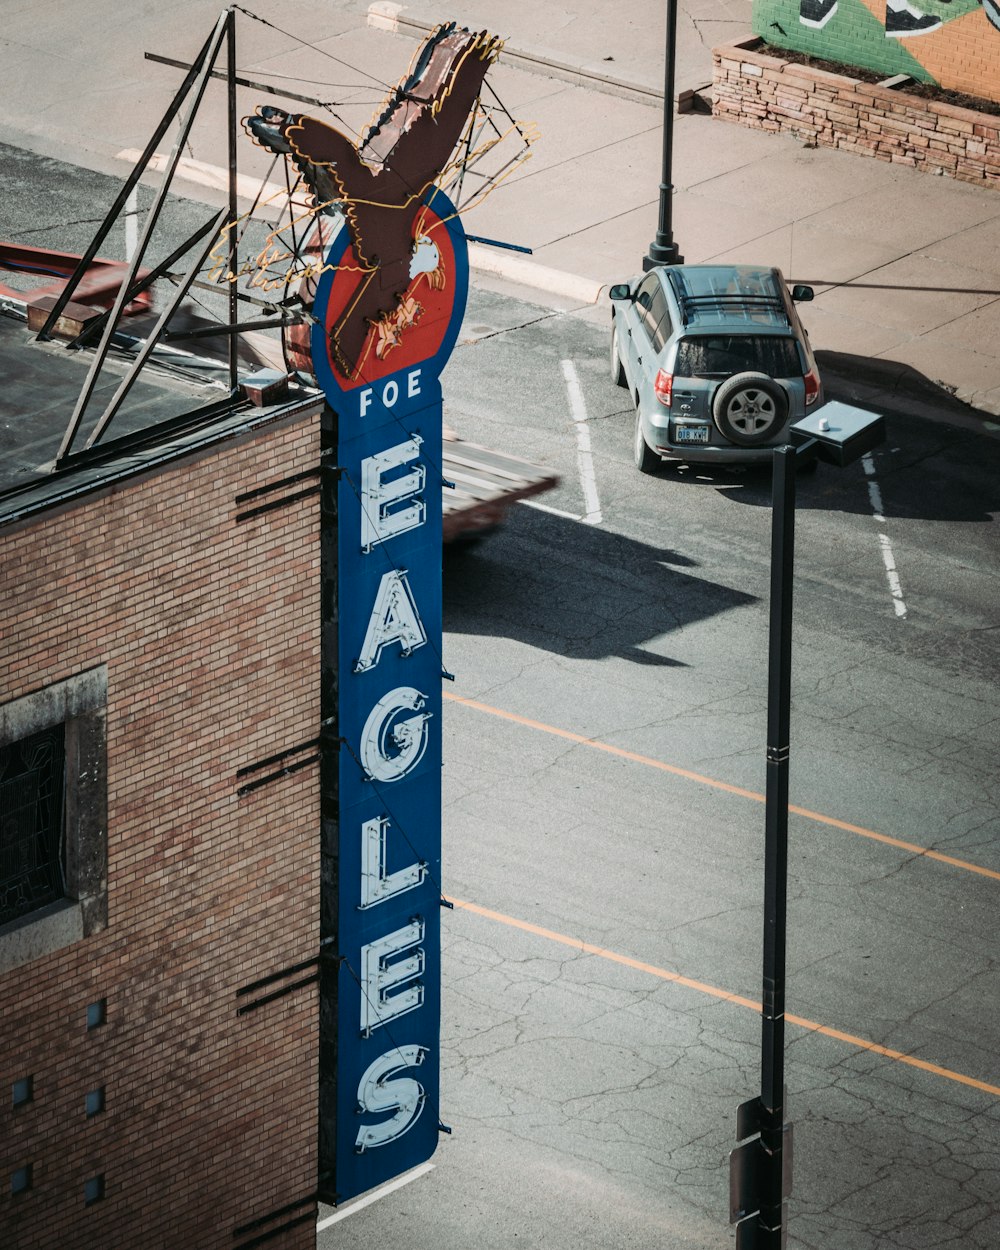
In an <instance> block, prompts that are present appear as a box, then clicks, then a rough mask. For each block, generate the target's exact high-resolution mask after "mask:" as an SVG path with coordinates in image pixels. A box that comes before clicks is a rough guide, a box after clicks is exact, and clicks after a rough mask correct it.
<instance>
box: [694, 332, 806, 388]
mask: <svg viewBox="0 0 1000 1250" xmlns="http://www.w3.org/2000/svg"><path fill="white" fill-rule="evenodd" d="M750 369H752V370H753V371H754V372H755V373H767V374H769V375H770V376H771V377H772V378H800V377H802V374H803V368H802V361H801V360H800V358H799V348H798V344H797V343H796V342H795V340H794V339H793V338H789V337H787V336H780V335H760V336H757V335H753V334H706V335H698V336H697V337H692V338H687V339H681V341H680V342H679V343H678V344H677V361H676V363H675V365H674V374H675V376H679V377H689V378H690V377H698V376H701V377H714V376H719V377H727V378H728V377H730V376H731V375H732V374H734V373H743V372H744V371H746V370H750Z"/></svg>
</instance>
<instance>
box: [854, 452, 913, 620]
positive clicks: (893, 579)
mask: <svg viewBox="0 0 1000 1250" xmlns="http://www.w3.org/2000/svg"><path fill="white" fill-rule="evenodd" d="M861 463H862V464H863V465H864V469H865V474H866V476H867V478H868V499H869V502H870V503H871V506H872V515H873V517H874V518H875V521H876V522H877V523H878V524H879V525H885V509H884V508H883V506H882V491H881V490H880V489H879V484H878V479H877V478H876V477H875V461H874V460H873V459H872V457H871V452H869V453H868V454H867V455H864V456H862V457H861ZM878 541H879V546H880V547H881V549H882V563H883V564H884V565H885V575H886V578H887V579H888V582H889V592H890V594H891V595H892V606H893V608H894V609H895V611H896V615H897V616H905V615H906V604H905V602H904V601H903V587H902V585H901V584H900V581H899V574H898V573H897V572H896V557H895V556H894V555H893V553H892V543H890V542H889V535H888V534H883V533H881V531H880V532H879V536H878Z"/></svg>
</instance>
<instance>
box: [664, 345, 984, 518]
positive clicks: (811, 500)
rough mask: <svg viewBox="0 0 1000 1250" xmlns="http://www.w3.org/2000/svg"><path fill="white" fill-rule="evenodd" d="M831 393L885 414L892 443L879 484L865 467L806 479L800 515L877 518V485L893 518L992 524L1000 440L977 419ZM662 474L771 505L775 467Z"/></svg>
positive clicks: (689, 468) (881, 462)
mask: <svg viewBox="0 0 1000 1250" xmlns="http://www.w3.org/2000/svg"><path fill="white" fill-rule="evenodd" d="M900 367H901V368H902V366H900ZM911 372H912V371H911ZM925 382H926V379H925ZM828 387H829V390H828V394H830V397H831V398H834V399H841V400H844V401H845V402H849V403H854V404H857V405H858V407H862V408H868V409H870V410H871V411H873V412H881V413H883V414H884V415H885V419H886V441H885V443H883V444H882V446H881V447H877V448H876V449H875V450H874V451H873V452H872V466H873V468H874V475H873V478H872V479H870V478H869V475H868V474H866V472H865V469H864V467H863V465H862V464H861V463H860V462H857V463H855V464H851V465H848V466H847V467H846V468H843V469H840V468H835V467H833V466H831V465H827V464H820V465H819V466H817V468H816V470H815V472H814V473H810V474H800V475H799V478H798V483H797V487H796V506H797V507H798V508H800V509H806V508H812V509H817V510H824V511H830V512H844V513H851V514H859V515H867V516H870V515H871V512H872V500H871V497H870V495H869V482H870V480H873V481H874V482H875V483H876V485H877V488H878V494H879V497H880V499H881V501H882V509H881V510H882V512H883V513H884V514H885V515H886V516H891V517H899V518H910V519H919V520H925V521H963V522H988V521H991V520H992V519H993V516H994V514H995V513H996V512H997V511H1000V440H998V439H997V438H996V437H994V436H992V435H990V434H988V433H986V432H985V431H983V430H981V429H980V428H977V427H976V424H975V423H974V422H972V421H971V420H970V421H969V422H968V423H964V424H957V423H955V422H949V421H943V420H937V421H935V420H933V419H931V418H928V417H926V416H922V415H917V412H916V411H914V412H913V413H907V412H905V411H902V410H901V408H900V402H899V399H898V394H900V393H901V392H898V393H897V399H895V400H894V402H893V406H892V407H891V408H890V407H889V406H887V405H886V404H885V403H884V402H878V401H876V400H875V399H874V398H873V397H871V398H866V397H863V396H857V395H856V394H851V395H848V394H845V393H844V391H843V390H842V389H840V388H839V387H838V384H837V381H836V379H834V380H833V384H832V385H830V382H829V379H828ZM928 388H929V384H927V387H925V389H924V391H923V394H924V395H925V396H926V395H927V394H928V393H929V391H928ZM831 392H832V393H831ZM940 393H941V395H942V396H944V398H942V399H941V404H942V406H943V405H944V404H945V403H946V402H947V404H949V405H950V406H951V408H950V409H948V411H951V410H954V409H958V408H960V409H961V410H962V411H963V412H964V413H965V414H976V415H977V416H978V418H979V420H980V421H984V420H988V419H989V418H988V417H987V416H986V415H985V414H982V413H977V410H976V409H973V408H970V407H969V406H968V405H967V404H959V402H958V401H957V400H955V399H954V398H953V397H952V396H949V395H947V393H946V392H940ZM660 472H661V474H662V476H664V477H665V478H668V479H671V480H673V481H675V482H677V483H678V484H684V483H685V482H690V483H697V484H698V485H699V486H702V487H704V485H705V484H706V481H708V480H710V481H711V482H712V483H713V484H714V485H715V486H716V487H717V488H718V490H719V492H720V493H721V494H723V495H724V496H725V498H726V499H727V500H729V501H731V502H732V503H740V504H748V505H750V506H751V507H770V506H771V469H770V466H769V465H763V466H754V467H740V466H735V467H732V468H728V469H727V468H721V467H720V468H718V469H711V468H710V469H705V468H703V467H702V466H700V465H699V466H694V465H685V466H682V467H680V468H675V467H670V466H664V467H663V468H662V469H661V470H660Z"/></svg>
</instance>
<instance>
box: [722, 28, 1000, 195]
mask: <svg viewBox="0 0 1000 1250" xmlns="http://www.w3.org/2000/svg"><path fill="white" fill-rule="evenodd" d="M762 42H763V41H762V40H761V39H759V38H757V37H756V36H752V37H750V38H747V39H741V40H738V41H736V42H735V43H731V44H725V45H724V46H722V47H720V48H716V49H714V51H713V54H712V55H713V62H714V71H713V82H712V114H713V116H715V117H721V118H724V119H725V120H726V121H733V122H737V123H738V124H739V125H741V126H752V127H753V128H754V129H757V130H771V131H775V132H781V133H785V134H793V135H795V137H796V138H798V139H801V140H802V142H804V143H812V144H817V145H818V144H823V145H824V146H825V147H832V148H843V149H845V150H846V151H849V152H859V153H861V154H863V155H865V156H874V157H875V158H876V159H878V160H882V161H891V162H893V163H895V164H898V165H909V166H912V167H913V168H916V169H922V170H925V171H926V172H928V173H933V174H943V175H947V176H949V177H952V178H958V179H960V180H961V181H962V182H971V183H974V184H975V185H977V186H986V187H991V188H995V189H997V190H1000V117H998V116H995V115H993V114H990V113H980V112H976V111H975V110H974V109H970V108H961V107H958V106H957V105H954V104H947V103H944V102H943V101H938V100H930V99H924V98H922V97H920V96H916V95H910V94H905V93H901V92H900V91H899V90H897V89H896V88H895V87H894V86H890V85H888V83H887V82H883V83H870V82H863V81H861V80H860V79H857V78H850V77H848V76H846V75H843V74H833V73H830V72H829V71H828V70H824V69H820V68H818V67H817V66H813V65H800V64H796V63H794V62H791V61H783V60H781V59H780V58H779V57H775V56H770V55H766V54H764V53H762V52H760V51H757V49H759V48H760V46H761V44H762Z"/></svg>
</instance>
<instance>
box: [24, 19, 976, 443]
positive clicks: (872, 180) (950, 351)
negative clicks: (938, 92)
mask: <svg viewBox="0 0 1000 1250" xmlns="http://www.w3.org/2000/svg"><path fill="white" fill-rule="evenodd" d="M82 7H83V8H85V9H86V12H79V11H78V9H74V8H72V7H71V8H67V7H66V6H64V5H61V4H57V3H49V4H43V5H41V6H39V5H34V4H28V3H27V2H26V0H18V3H16V4H15V5H14V9H13V11H12V12H11V13H10V14H8V16H7V21H6V22H5V31H4V41H5V43H6V44H7V53H8V57H7V64H8V75H7V81H6V84H5V87H6V90H5V93H4V95H5V100H4V104H5V108H4V116H3V118H2V119H0V140H5V141H7V142H9V143H12V144H15V145H17V146H21V147H29V148H31V149H32V150H34V151H36V152H38V153H40V154H42V155H49V156H55V157H60V158H62V159H66V160H70V161H73V162H75V163H78V164H83V165H90V166H91V167H93V168H96V169H100V170H102V171H103V172H113V173H116V174H118V175H123V174H124V172H125V169H126V166H125V161H124V159H123V155H122V154H123V153H125V152H126V151H128V150H130V149H131V150H133V151H134V150H135V149H136V148H141V147H142V146H143V145H144V144H145V142H146V140H147V138H148V136H149V135H150V134H151V133H152V131H153V128H154V126H155V125H156V123H157V121H158V120H159V118H160V116H161V114H162V112H163V110H164V109H165V108H166V105H167V103H168V102H169V100H170V99H171V97H172V95H173V93H174V92H175V91H176V89H177V86H178V83H179V81H180V76H181V75H180V72H179V71H178V70H177V69H174V68H169V67H167V66H164V65H162V64H157V63H153V62H149V61H145V60H144V59H143V53H144V52H146V51H153V52H158V53H162V54H165V55H168V56H173V57H175V58H179V59H183V58H184V57H187V58H191V57H192V56H193V55H194V53H195V51H196V50H197V48H198V47H199V46H200V44H201V43H202V41H203V40H204V38H205V37H206V35H207V34H208V32H209V31H210V30H211V28H212V25H213V23H214V22H215V21H216V20H217V19H218V16H219V7H220V5H219V0H185V3H184V4H182V5H180V6H177V7H175V6H156V7H155V8H153V9H150V10H149V11H148V12H144V13H143V14H142V15H141V17H140V16H139V15H136V16H135V18H134V19H130V22H129V24H128V26H127V28H123V27H122V24H121V11H120V7H119V6H118V5H117V4H116V3H115V2H114V0H91V3H90V4H88V5H87V6H82ZM257 10H258V14H259V16H258V17H257V18H256V19H254V18H251V17H244V16H239V18H238V21H239V23H240V36H239V53H238V67H239V71H240V73H242V74H245V75H247V76H248V77H250V78H254V77H255V76H259V77H260V78H264V77H265V76H267V75H271V76H274V75H281V74H287V75H289V76H291V77H295V78H299V79H303V80H305V81H306V86H305V87H304V88H303V87H299V89H300V90H301V89H304V90H306V91H309V90H313V91H315V92H316V93H317V94H319V93H321V92H323V91H327V92H335V93H336V95H335V97H334V98H336V99H337V100H338V104H337V108H336V110H335V116H345V117H347V118H348V119H349V122H350V124H351V125H354V126H357V127H359V128H360V127H363V126H365V125H366V124H367V122H368V120H369V119H370V116H371V112H372V109H373V108H374V107H375V106H376V105H377V103H378V100H379V98H381V96H382V93H383V91H384V85H383V84H385V83H387V82H388V83H394V82H396V81H397V80H398V78H399V77H400V76H401V75H402V74H403V73H404V72H405V70H406V67H407V65H408V63H409V59H410V56H411V55H412V53H413V51H414V50H415V49H416V47H417V46H418V41H419V40H420V39H421V38H422V36H423V34H424V32H426V31H427V30H428V29H430V28H432V27H433V26H434V25H436V24H438V23H439V22H441V21H444V20H448V19H451V18H454V19H455V20H457V21H459V22H461V23H463V24H465V25H468V26H470V27H473V28H476V29H488V30H490V31H491V32H493V33H496V34H499V35H501V36H502V37H504V38H505V39H506V51H505V53H504V56H503V57H502V58H501V61H500V63H499V64H498V65H497V66H495V67H494V69H493V70H492V71H491V74H490V82H491V83H492V85H493V87H494V88H495V90H496V92H497V95H498V96H499V98H500V99H501V100H502V102H503V104H504V105H505V106H506V107H507V109H508V110H509V111H510V112H511V113H512V114H513V116H514V117H516V118H518V119H520V120H524V121H528V122H534V123H536V124H537V127H538V130H539V132H540V135H541V137H540V139H539V141H538V142H537V143H536V144H535V146H534V148H533V150H532V156H531V158H530V160H529V161H528V162H527V163H526V164H525V165H524V166H522V167H521V168H519V169H517V170H516V171H515V172H514V173H513V174H512V176H511V177H509V178H508V179H507V181H505V182H504V183H503V184H502V185H501V186H500V187H499V188H498V189H497V190H496V191H495V193H494V194H492V195H491V196H489V197H488V198H487V199H486V200H485V202H484V203H483V204H482V205H481V206H480V207H479V208H477V209H475V210H473V211H471V212H469V213H468V214H467V215H466V217H465V224H466V229H467V231H468V232H469V233H470V234H474V235H479V236H482V237H485V238H488V239H495V240H502V241H505V242H507V243H512V244H517V245H520V246H521V247H527V248H530V249H531V254H530V256H528V257H524V256H520V255H518V253H516V252H512V251H507V250H503V249H497V248H478V249H477V251H476V254H475V257H474V261H475V263H476V264H477V266H479V267H482V268H486V267H492V268H493V269H494V270H495V271H497V272H500V273H501V274H502V275H503V276H505V277H507V278H509V279H512V280H514V281H517V282H520V283H528V284H531V285H534V286H537V287H539V288H542V289H545V290H549V291H557V292H559V293H560V294H562V295H563V297H564V298H565V299H568V300H570V301H571V302H578V303H581V304H582V303H587V302H590V301H596V300H597V299H598V298H599V292H600V290H601V289H602V288H606V287H607V286H608V285H609V284H610V283H612V282H614V281H620V280H622V279H623V278H626V277H628V276H629V275H630V274H633V273H636V272H639V271H640V269H641V266H642V258H643V256H644V255H645V253H646V251H647V249H648V247H649V244H650V242H651V241H652V239H653V236H654V234H655V231H656V225H657V216H658V197H659V181H660V172H661V163H662V91H663V77H664V56H665V0H632V2H631V3H630V4H629V5H628V6H626V7H625V8H624V10H623V7H622V6H621V5H617V4H614V5H613V4H611V3H610V2H609V0H562V2H561V4H560V5H558V6H553V5H550V4H539V3H538V0H504V2H503V3H502V4H500V3H499V2H498V0H458V2H456V3H449V2H448V0H411V2H410V3H407V4H405V5H401V4H394V3H387V2H386V0H379V3H377V4H374V5H371V6H369V3H368V2H367V0H334V2H332V3H331V2H327V3H324V4H303V3H301V0H261V3H260V4H259V5H258V6H257ZM243 13H245V10H238V14H243ZM749 29H750V2H749V0H680V9H679V21H678V34H677V72H676V88H677V90H678V91H685V90H687V91H690V90H694V89H697V88H705V87H706V85H707V84H708V83H709V82H710V79H711V49H712V48H713V47H715V46H718V45H721V44H724V43H727V42H731V41H733V40H735V39H738V38H740V37H742V36H745V35H746V34H747V33H748V32H749ZM302 40H304V41H305V43H303V42H301V41H302ZM271 80H272V81H280V79H275V78H272V79H271ZM331 80H333V81H331ZM308 84H313V86H312V87H311V88H310V86H309V85H308ZM213 92H214V95H213ZM222 96H223V92H222V88H221V85H217V87H216V86H213V89H212V91H210V93H209V97H207V104H208V106H209V109H210V110H214V116H215V123H216V132H215V133H214V136H213V135H209V136H208V137H207V138H202V137H198V138H197V139H196V140H194V141H193V142H192V143H191V144H189V145H188V155H190V156H191V157H193V158H194V159H195V160H198V161H202V162H205V163H208V164H210V165H214V166H217V167H222V168H225V166H226V164H227V155H226V145H225V137H224V130H223V129H222V127H220V126H219V125H218V122H219V119H220V118H223V117H224V107H223V104H224V101H223V100H222ZM262 98H264V97H262V96H261V95H260V93H259V92H256V93H255V92H254V91H252V90H249V89H243V88H241V90H240V98H239V106H240V108H241V109H243V110H245V111H247V112H250V111H252V109H253V108H254V107H255V105H256V104H257V103H259V102H260V100H261V99H262ZM40 101H44V104H40V103H39V102H40ZM340 101H343V103H342V104H341V103H340ZM292 107H294V108H298V109H301V108H302V106H301V105H292ZM352 109H353V110H354V111H353V112H351V111H350V110H352ZM163 146H164V147H165V148H167V147H169V138H168V139H167V140H166V141H165V143H164V145H163ZM263 155H264V154H263V153H261V152H260V151H259V149H254V148H252V147H250V145H245V146H244V147H242V148H241V149H240V158H239V159H240V162H241V165H240V168H241V170H244V169H245V170H246V172H247V173H249V174H251V175H252V174H254V173H260V172H266V166H265V165H264V163H263V159H262V158H263ZM255 159H257V160H258V163H259V164H260V169H259V170H257V169H256V168H255V165H254V161H255ZM244 162H245V165H244ZM673 181H674V184H675V187H676V191H675V195H674V197H673V233H674V238H675V239H676V241H677V243H678V245H679V247H680V250H681V252H682V253H683V255H684V258H685V259H686V260H687V261H689V262H701V261H709V260H731V261H746V262H751V263H764V264H776V265H778V266H780V267H781V268H782V269H783V270H784V272H785V274H786V276H787V277H789V278H790V279H792V280H794V281H798V282H809V283H811V284H813V285H814V286H815V288H816V292H817V298H816V300H815V302H814V303H812V304H809V305H806V306H804V308H803V315H804V319H805V320H806V322H807V324H808V326H809V329H810V332H811V336H812V341H813V343H814V345H815V347H816V349H817V351H818V352H819V353H820V361H821V364H822V367H823V370H824V374H825V376H826V377H827V380H828V384H829V383H831V382H832V381H833V380H834V379H835V380H836V385H835V386H830V387H829V389H832V390H835V391H836V393H837V394H838V395H840V396H841V397H844V398H849V399H854V400H857V401H859V402H862V403H864V402H870V403H877V402H881V403H884V404H885V405H886V406H892V407H896V408H902V409H903V410H905V411H909V410H912V411H920V412H923V413H925V414H929V415H935V414H938V415H943V414H945V413H947V414H948V415H949V418H951V419H954V420H958V421H971V422H972V423H974V424H975V425H976V426H977V427H979V428H982V427H983V424H984V421H985V422H986V428H987V429H988V428H989V426H990V425H991V424H995V423H993V422H991V421H990V418H991V417H995V416H1000V194H998V193H997V192H995V191H994V192H990V191H987V190H981V189H978V188H974V187H971V186H969V185H966V184H963V183H958V182H952V181H950V180H949V179H947V178H943V177H940V178H939V177H932V176H930V175H927V174H923V173H918V172H916V171H914V170H909V169H906V168H901V167H898V166H892V165H889V164H886V163H883V162H880V161H878V160H875V159H870V158H865V157H862V156H855V155H852V154H849V153H844V152H838V151H834V150H831V149H827V148H808V147H803V146H801V144H799V143H798V142H797V141H796V140H794V139H791V138H788V137H785V136H775V135H769V134H766V133H763V132H761V131H756V130H749V129H743V128H742V127H739V126H734V125H732V124H730V123H727V122H722V121H716V120H714V119H713V118H712V117H711V116H709V115H707V114H706V113H705V112H688V113H684V114H681V115H679V116H678V117H677V119H676V122H675V126H674V159H673ZM191 194H193V195H197V196H202V197H205V196H207V195H208V193H207V192H206V190H205V188H204V187H197V186H194V185H192V186H191ZM101 211H102V206H95V214H94V215H95V219H96V218H99V214H100V212H101ZM24 241H26V242H31V241H34V240H32V239H29V238H26V239H25V240H24ZM966 405H971V407H967V406H966Z"/></svg>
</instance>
